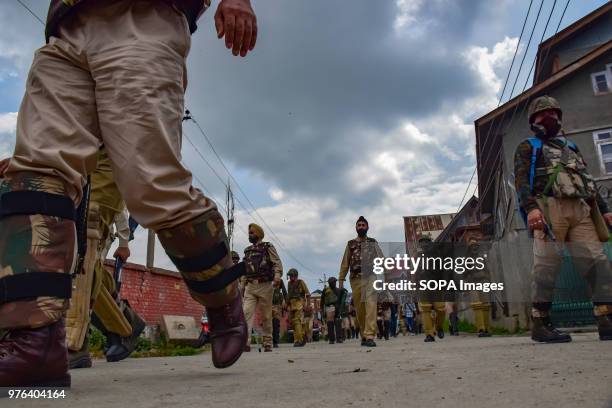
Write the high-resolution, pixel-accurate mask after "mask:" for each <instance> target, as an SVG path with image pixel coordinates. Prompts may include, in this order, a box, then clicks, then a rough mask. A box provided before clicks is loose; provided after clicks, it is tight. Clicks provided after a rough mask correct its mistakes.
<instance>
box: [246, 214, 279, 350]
mask: <svg viewBox="0 0 612 408" xmlns="http://www.w3.org/2000/svg"><path fill="white" fill-rule="evenodd" d="M263 238H264V230H263V228H261V227H260V226H259V225H257V224H249V242H250V243H251V244H252V245H249V246H248V247H246V248H245V249H244V262H245V264H246V278H245V289H244V316H245V319H246V321H247V324H248V327H249V335H248V337H247V342H246V344H245V347H244V350H245V351H251V329H252V328H253V319H254V318H255V309H256V308H257V306H259V312H260V313H261V325H262V340H263V346H264V351H265V352H271V351H272V297H273V295H274V288H275V287H277V286H278V285H279V284H280V280H281V277H282V276H283V264H282V263H281V260H280V258H279V256H278V253H277V252H276V248H274V245H272V244H271V243H270V242H264V241H263Z"/></svg>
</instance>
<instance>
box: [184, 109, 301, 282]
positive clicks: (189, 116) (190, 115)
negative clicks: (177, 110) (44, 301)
mask: <svg viewBox="0 0 612 408" xmlns="http://www.w3.org/2000/svg"><path fill="white" fill-rule="evenodd" d="M184 120H191V121H192V122H193V123H194V124H195V125H196V127H197V128H198V130H199V131H200V133H201V134H202V136H203V137H204V139H205V140H206V142H207V143H208V145H209V147H210V149H211V151H212V152H213V154H214V155H215V156H216V157H217V160H218V161H219V163H220V164H221V166H222V167H223V168H224V169H225V171H226V172H227V174H228V176H229V177H230V179H231V180H232V181H233V182H234V185H235V186H236V187H237V188H238V191H240V194H242V196H243V197H244V198H245V199H246V201H247V203H248V204H249V206H250V207H251V208H252V209H253V212H254V213H255V215H257V217H258V218H259V219H260V220H261V222H262V223H263V224H264V226H265V227H266V228H267V230H268V231H269V232H270V235H271V236H272V237H273V238H274V240H275V241H276V243H277V244H278V246H279V247H280V248H281V249H282V250H283V251H284V252H286V253H287V255H289V257H291V258H292V259H293V260H294V261H295V262H296V263H297V264H298V265H300V266H301V267H302V268H304V269H305V270H307V271H309V272H312V270H311V269H310V268H308V267H307V266H306V265H304V263H303V262H301V261H300V260H299V259H298V258H297V257H296V256H295V255H293V253H292V252H291V251H290V250H289V249H287V248H286V247H285V246H284V245H283V243H282V240H281V239H280V238H279V236H278V235H277V234H276V233H275V232H274V230H273V229H272V227H271V226H270V225H269V224H268V223H267V221H266V220H265V218H264V217H263V216H262V215H261V214H259V211H257V207H255V205H254V204H253V202H252V201H251V200H250V198H249V196H248V195H247V194H246V192H245V191H244V189H243V188H242V186H241V185H240V183H238V180H236V178H235V177H234V175H233V174H232V172H231V171H230V170H229V168H228V167H227V166H226V165H225V162H224V161H223V159H222V158H221V156H220V155H219V153H217V149H215V147H214V145H213V143H212V141H211V140H210V138H209V137H208V135H207V134H206V132H204V129H202V127H201V126H200V124H199V123H198V121H197V120H196V118H195V117H194V116H193V113H192V112H191V111H190V110H189V109H187V110H185V117H184ZM215 173H216V171H215ZM218 177H219V178H220V176H218ZM236 201H237V202H238V204H239V205H240V206H241V207H242V208H243V209H244V210H246V208H245V207H246V206H245V205H244V204H243V203H242V202H241V201H240V199H239V198H238V197H236ZM248 212H249V211H248V210H247V213H248ZM251 216H252V215H251Z"/></svg>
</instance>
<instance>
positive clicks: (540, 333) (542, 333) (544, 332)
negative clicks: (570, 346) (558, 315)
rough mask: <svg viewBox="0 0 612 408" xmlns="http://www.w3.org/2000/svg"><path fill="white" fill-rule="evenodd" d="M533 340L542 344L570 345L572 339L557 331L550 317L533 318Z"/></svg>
mask: <svg viewBox="0 0 612 408" xmlns="http://www.w3.org/2000/svg"><path fill="white" fill-rule="evenodd" d="M531 339H532V340H534V341H537V342H540V343H568V342H570V341H572V337H571V336H570V335H569V334H567V333H562V332H560V331H559V330H557V329H556V328H555V327H554V326H553V324H552V322H551V321H550V318H549V317H533V326H532V327H531Z"/></svg>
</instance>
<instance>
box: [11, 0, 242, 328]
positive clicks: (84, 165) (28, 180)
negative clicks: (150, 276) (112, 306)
mask: <svg viewBox="0 0 612 408" xmlns="http://www.w3.org/2000/svg"><path fill="white" fill-rule="evenodd" d="M70 21H71V23H70V24H66V25H62V26H61V27H60V28H59V30H58V33H57V35H56V36H53V37H51V39H50V41H49V43H48V44H46V45H44V46H43V47H42V48H40V49H39V50H38V51H37V52H36V55H35V57H34V61H33V63H32V67H31V69H30V72H29V76H28V80H27V83H26V90H25V96H24V98H23V101H22V103H21V107H20V110H19V115H18V119H17V138H16V144H15V152H14V155H13V158H12V160H11V162H10V166H9V168H8V169H7V171H6V174H5V177H6V179H5V180H4V181H3V182H2V184H1V185H0V195H3V194H6V193H9V192H15V191H23V190H29V191H39V192H47V193H52V194H57V195H61V196H64V197H68V198H70V199H71V200H72V201H73V202H74V203H75V206H76V204H78V203H79V202H80V201H81V197H82V187H83V185H84V184H85V182H84V180H85V179H86V177H87V175H88V174H90V173H91V172H92V171H94V169H95V168H96V157H97V154H98V149H99V147H100V146H101V145H102V144H104V145H105V147H106V149H107V151H108V157H109V159H110V161H111V164H112V168H113V172H114V176H115V181H116V183H117V186H118V188H119V191H120V192H121V195H122V196H123V198H124V200H125V202H126V205H127V207H128V209H129V211H130V213H131V214H132V215H133V216H134V218H135V219H136V220H138V221H139V223H140V224H141V225H143V226H144V227H146V228H151V229H153V230H155V231H156V232H157V233H158V236H159V239H160V242H161V244H162V246H163V247H164V249H165V250H166V253H167V254H168V255H169V257H170V258H171V259H172V261H173V262H174V263H175V265H177V268H178V269H179V271H181V274H182V275H183V277H184V278H185V280H186V282H187V286H188V287H189V288H190V293H191V295H192V296H193V297H194V298H195V299H196V300H197V301H199V302H200V303H202V304H203V305H205V306H209V307H219V306H222V305H224V304H227V303H228V302H229V301H230V300H231V299H233V298H235V297H236V296H237V295H238V292H237V288H236V284H235V283H234V282H232V283H230V284H228V285H227V286H225V287H224V288H223V287H222V284H223V282H225V280H224V279H217V280H213V279H214V278H216V277H218V276H221V275H222V274H223V273H224V271H226V270H227V269H229V268H230V267H231V266H232V261H231V257H230V256H229V251H227V252H228V253H227V255H221V256H208V257H205V255H211V254H212V253H214V254H215V255H218V254H219V253H222V252H221V251H220V250H217V251H213V249H214V248H216V249H218V248H219V247H220V246H224V247H225V248H226V249H227V248H228V244H227V238H226V235H225V230H224V222H223V218H222V216H221V214H219V212H218V211H217V210H216V206H215V204H214V203H213V202H212V201H211V200H209V199H208V198H206V197H205V196H204V195H203V194H202V193H201V191H199V190H198V189H196V188H194V187H193V186H192V175H191V173H190V172H189V171H188V170H187V169H186V168H185V167H184V166H183V165H182V164H181V152H180V150H181V140H182V136H181V123H182V118H183V111H184V90H185V87H186V85H187V82H186V78H187V73H186V57H187V54H188V52H189V48H190V45H191V37H190V35H189V28H188V26H187V21H186V19H185V18H184V16H183V15H182V14H181V13H180V12H178V11H177V10H176V9H175V8H173V7H172V6H171V5H170V4H168V3H167V2H152V3H151V4H150V5H148V6H147V7H140V5H139V3H137V2H120V1H114V2H83V4H82V5H79V12H78V13H74V15H72V16H71V20H70ZM108 44H115V45H116V46H113V47H109V46H108ZM93 55H95V56H96V57H95V58H87V57H86V56H93ZM75 250H76V232H75V224H74V222H73V221H71V220H67V219H63V218H58V217H55V216H47V215H11V216H7V217H4V218H2V219H0V287H2V286H3V282H2V280H3V279H4V278H5V277H7V276H11V275H16V274H28V273H31V272H40V273H43V272H53V273H56V274H58V273H59V274H62V273H63V274H69V273H71V272H73V269H74V265H75ZM202 259H204V261H202ZM188 261H193V262H191V263H190V262H188ZM197 261H199V263H198V262H197ZM194 263H196V264H198V265H197V267H193V265H194ZM201 265H205V266H201ZM200 266H201V267H200ZM30 276H32V277H33V278H32V279H36V278H34V276H38V275H30ZM211 282H217V284H216V285H213V284H211ZM219 282H221V283H219ZM16 296H19V294H17V295H16ZM16 296H15V295H14V296H12V297H11V299H12V298H13V297H16ZM7 299H8V298H7ZM67 306H68V301H67V300H66V299H60V298H56V297H50V296H39V297H37V298H36V299H31V298H23V299H22V298H19V299H18V300H16V301H13V300H11V301H10V302H8V303H4V304H0V328H3V327H4V328H15V327H40V326H45V325H48V324H51V323H52V322H54V321H57V320H58V319H60V318H61V317H62V315H63V314H64V311H65V310H66V308H67Z"/></svg>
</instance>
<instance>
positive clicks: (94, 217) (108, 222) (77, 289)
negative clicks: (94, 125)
mask: <svg viewBox="0 0 612 408" xmlns="http://www.w3.org/2000/svg"><path fill="white" fill-rule="evenodd" d="M90 177H91V198H90V203H89V209H88V215H87V220H88V221H87V253H86V255H85V260H84V263H83V268H82V271H81V273H78V274H77V275H76V277H75V281H74V286H73V290H72V300H71V302H70V308H69V309H68V312H67V314H66V344H67V347H68V359H69V367H70V368H88V367H91V358H90V356H89V350H88V344H87V343H88V339H87V332H88V328H89V323H90V309H92V308H93V312H94V315H93V316H91V321H92V322H93V323H94V325H95V326H96V327H97V328H98V329H99V330H100V331H101V332H102V333H103V334H104V335H105V336H106V338H107V342H106V343H107V345H108V347H107V348H106V350H105V355H106V359H107V361H120V360H123V359H124V358H127V357H128V356H129V355H130V354H131V353H132V351H133V350H134V348H135V347H136V340H137V339H138V336H139V335H140V333H142V331H143V330H144V327H145V322H144V321H143V320H142V319H141V318H140V316H138V314H137V313H136V312H135V311H134V310H133V309H132V308H131V307H130V306H129V304H128V303H127V301H124V300H120V298H119V295H118V293H117V288H116V287H115V280H114V278H113V276H112V275H111V274H110V273H109V272H108V271H107V270H106V268H105V267H104V260H105V259H106V254H107V253H108V250H109V248H110V246H111V243H112V240H111V230H112V229H113V224H115V223H116V224H117V235H118V237H119V246H118V248H117V250H116V251H115V254H114V256H115V258H119V259H121V261H122V262H123V263H125V262H126V261H127V259H128V258H129V256H130V249H129V246H128V240H129V238H130V228H129V225H128V219H127V213H126V212H125V204H124V202H123V199H122V198H121V193H119V190H118V189H117V185H116V184H115V182H114V178H113V172H112V169H111V163H110V160H109V159H108V155H107V153H106V150H105V149H100V151H99V152H98V164H97V167H96V170H95V171H94V172H93V173H92V174H91V176H90Z"/></svg>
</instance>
